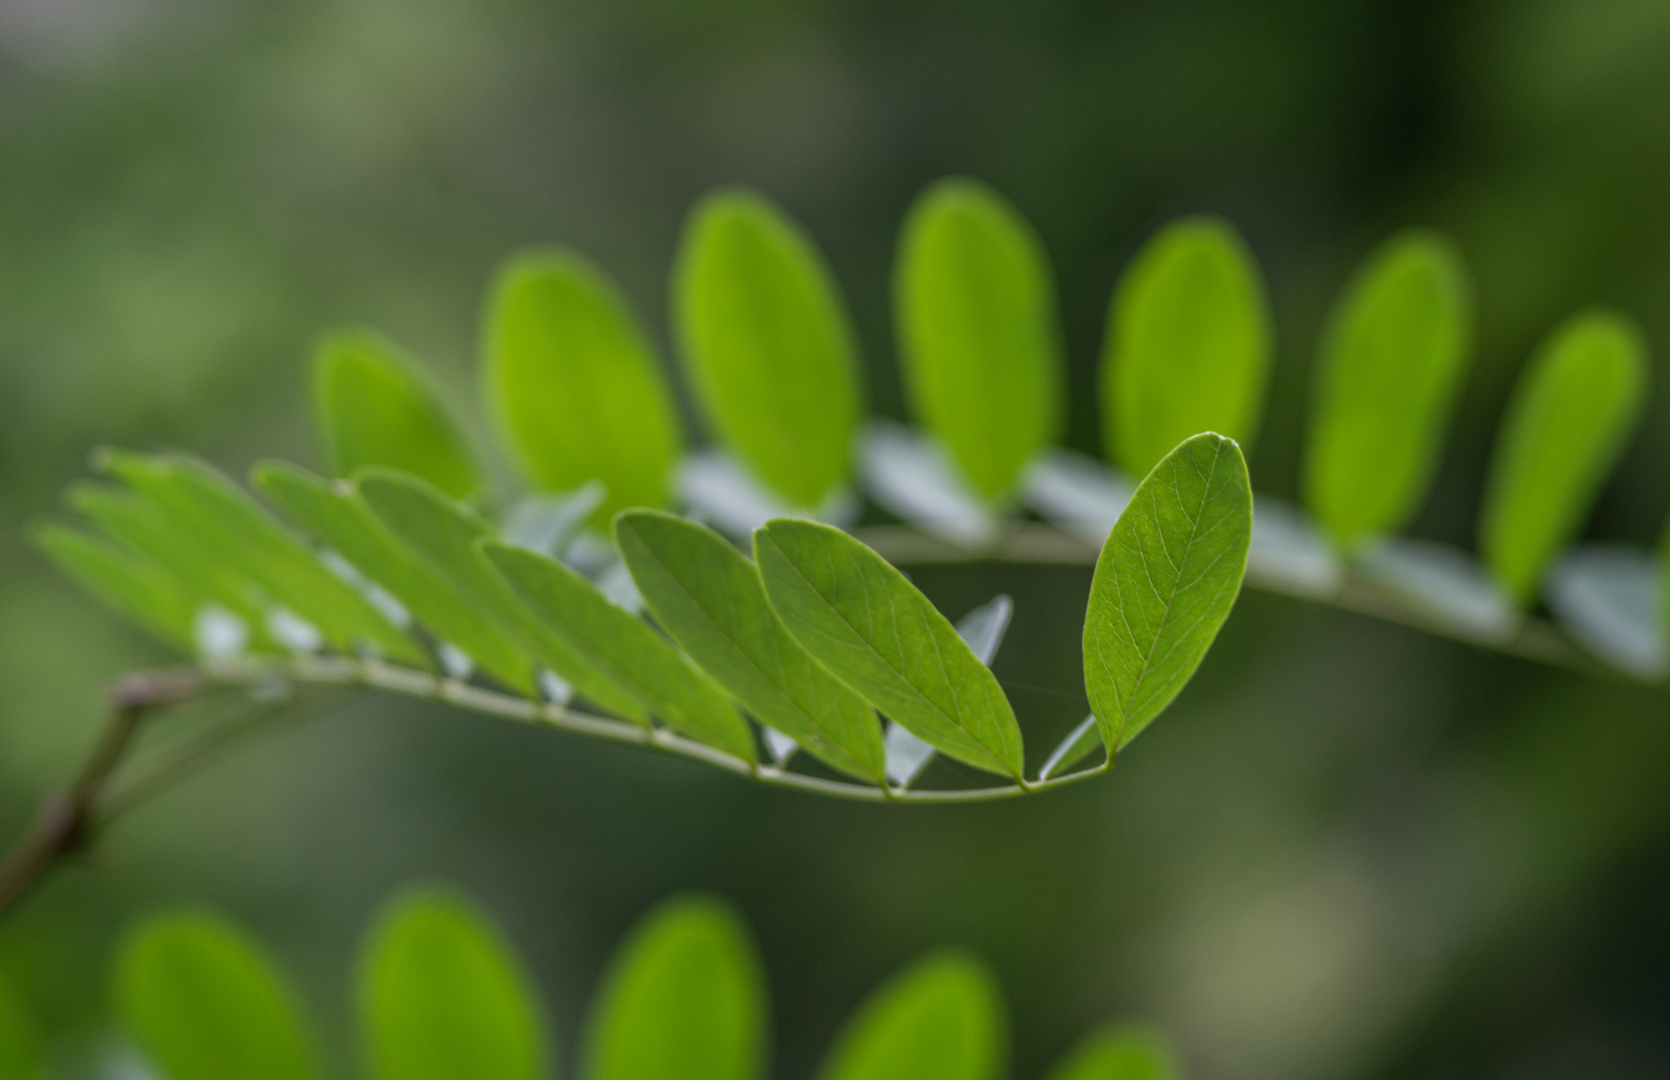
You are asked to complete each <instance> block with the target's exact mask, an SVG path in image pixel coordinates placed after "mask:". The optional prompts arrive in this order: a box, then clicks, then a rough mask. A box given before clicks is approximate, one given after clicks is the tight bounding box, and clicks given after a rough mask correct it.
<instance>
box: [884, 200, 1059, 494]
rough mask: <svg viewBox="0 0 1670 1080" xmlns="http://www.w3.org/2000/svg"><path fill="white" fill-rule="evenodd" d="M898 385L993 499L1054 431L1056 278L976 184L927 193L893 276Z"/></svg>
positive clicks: (1029, 233)
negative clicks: (899, 365)
mask: <svg viewBox="0 0 1670 1080" xmlns="http://www.w3.org/2000/svg"><path fill="white" fill-rule="evenodd" d="M893 288H894V307H895V311H896V319H897V322H898V334H899V355H900V360H901V363H902V366H903V374H904V378H905V385H906V387H907V389H908V390H909V391H910V395H911V403H912V407H913V410H914V412H915V414H916V416H917V418H918V419H919V420H920V421H921V422H922V423H923V425H924V426H926V427H927V428H928V429H929V430H931V431H932V432H933V433H934V434H936V435H937V436H939V438H940V439H941V440H942V441H943V443H944V444H945V445H946V446H947V447H948V448H949V449H950V452H951V456H952V458H953V459H954V460H955V461H956V462H957V464H958V465H959V466H961V469H962V472H963V474H964V475H965V476H966V477H967V478H968V479H969V481H970V482H971V483H972V484H973V486H974V487H975V489H976V490H978V491H979V492H980V493H981V494H982V495H984V496H985V497H986V498H987V499H999V498H1002V497H1004V496H1006V495H1008V494H1009V493H1010V492H1011V491H1012V490H1013V489H1014V487H1015V484H1016V482H1017V481H1018V479H1019V477H1020V472H1021V470H1022V469H1023V468H1024V467H1025V466H1026V464H1027V462H1029V461H1031V460H1032V459H1033V457H1035V456H1036V455H1037V454H1038V452H1039V451H1041V450H1042V449H1044V447H1046V446H1048V445H1049V444H1050V443H1051V442H1053V441H1054V440H1055V439H1056V437H1057V436H1058V435H1059V433H1060V428H1061V423H1062V416H1061V414H1062V400H1061V366H1062V357H1061V342H1060V329H1059V327H1058V325H1057V315H1056V303H1055V282H1054V280H1053V278H1052V276H1051V274H1050V267H1049V259H1048V257H1047V256H1046V255H1045V253H1044V246H1043V244H1042V242H1041V241H1040V240H1039V239H1038V236H1037V234H1036V233H1034V232H1033V230H1032V227H1031V225H1030V224H1028V222H1027V221H1026V220H1025V219H1024V218H1022V217H1021V215H1020V212H1019V211H1017V210H1016V209H1015V208H1014V207H1013V206H1012V205H1010V203H1009V202H1008V200H1006V199H1004V198H1003V197H1002V196H1001V195H999V194H998V193H997V192H995V191H993V190H991V189H990V188H988V187H987V186H986V185H984V184H981V183H979V182H978V181H974V180H960V179H959V180H944V181H941V182H940V183H937V184H935V185H934V186H933V187H931V188H929V189H928V190H927V191H926V192H925V193H924V194H923V195H922V197H921V198H920V199H918V200H917V202H916V205H915V206H913V207H912V208H911V211H910V214H909V215H908V216H907V218H906V219H905V226H904V231H903V234H902V236H901V238H900V242H899V254H898V261H897V263H896V266H895V269H894V281H893Z"/></svg>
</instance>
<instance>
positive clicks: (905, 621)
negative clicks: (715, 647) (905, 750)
mask: <svg viewBox="0 0 1670 1080" xmlns="http://www.w3.org/2000/svg"><path fill="white" fill-rule="evenodd" d="M754 561H755V563H756V564H758V566H759V571H760V576H761V577H762V578H763V579H764V581H765V591H766V594H767V596H769V597H770V599H771V606H772V608H773V609H775V610H776V612H777V615H778V617H780V618H781V619H782V620H783V624H784V625H785V626H786V627H788V630H789V633H791V634H793V635H794V636H795V638H796V639H797V640H798V641H799V642H800V644H801V645H802V646H804V647H805V649H806V651H807V652H809V653H811V654H812V655H813V656H814V657H815V658H816V659H817V660H818V662H819V663H821V664H822V665H823V666H824V667H826V668H828V669H829V670H830V671H831V672H832V673H833V674H834V675H835V677H836V678H838V679H840V680H841V681H843V682H845V683H846V684H847V685H848V686H851V687H852V688H853V689H854V690H857V691H858V692H859V693H860V694H863V695H864V697H865V698H867V699H868V700H869V701H870V702H871V703H872V704H874V705H875V706H876V707H877V708H879V709H880V710H881V711H882V712H884V713H886V714H887V715H888V716H889V717H891V718H892V719H893V720H894V721H896V722H897V723H898V724H900V725H901V726H902V727H904V729H905V730H906V731H909V732H910V733H911V734H913V735H915V736H917V737H918V738H921V739H922V740H924V741H926V742H928V743H930V744H932V745H933V746H934V747H936V748H937V749H939V750H941V751H943V752H944V753H946V754H949V755H951V756H952V757H954V758H956V759H958V760H959V761H963V762H966V763H968V764H970V765H973V766H975V767H976V768H980V769H987V770H990V771H992V772H996V773H1001V774H1003V775H1006V776H1012V777H1015V778H1016V779H1017V780H1018V779H1019V778H1020V776H1021V769H1022V766H1023V761H1024V754H1023V751H1022V747H1021V729H1020V726H1019V725H1018V724H1016V723H1015V712H1014V710H1013V709H1012V708H1011V707H1010V705H1009V700H1008V699H1007V698H1005V697H1004V696H1003V689H1002V687H1000V686H998V683H997V677H996V676H995V675H993V674H992V673H991V669H989V668H987V667H986V665H984V664H982V663H981V662H980V659H979V657H977V656H975V655H974V651H973V650H972V649H970V648H969V647H968V644H967V643H966V642H964V641H963V639H962V638H961V637H959V636H958V635H957V631H956V628H955V627H953V626H952V625H951V623H950V622H949V621H948V620H947V619H946V618H945V616H943V615H941V614H940V613H939V611H938V610H936V609H935V608H934V606H933V604H931V603H929V602H928V598H927V597H926V596H923V595H922V593H921V590H919V589H917V587H916V586H914V585H912V584H911V583H910V582H909V581H908V580H906V579H905V576H904V575H903V574H901V573H899V571H898V570H896V569H894V568H893V567H892V566H891V565H889V564H888V562H887V561H886V560H885V559H883V558H882V557H881V556H880V555H877V554H876V553H875V552H873V551H871V550H870V549H869V548H867V547H865V546H864V545H863V544H862V543H860V542H859V541H857V540H854V539H853V538H852V537H850V536H848V535H847V534H846V533H844V532H841V531H840V530H839V529H834V528H831V527H829V526H827V525H819V524H817V523H815V522H810V521H798V520H793V519H789V518H778V519H776V520H774V521H769V522H767V523H766V524H765V526H764V527H763V528H761V529H759V530H758V531H756V532H755V533H754Z"/></svg>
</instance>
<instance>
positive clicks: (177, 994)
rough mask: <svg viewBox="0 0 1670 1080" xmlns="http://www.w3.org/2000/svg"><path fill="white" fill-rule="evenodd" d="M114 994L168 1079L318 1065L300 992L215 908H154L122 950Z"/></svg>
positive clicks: (271, 1075)
mask: <svg viewBox="0 0 1670 1080" xmlns="http://www.w3.org/2000/svg"><path fill="white" fill-rule="evenodd" d="M115 990H116V1004H117V1010H118V1012H119V1014H120V1015H121V1018H122V1021H123V1023H124V1024H125V1025H126V1027H127V1029H128V1032H129V1034H130V1035H132V1036H133V1038H134V1041H135V1042H137V1043H138V1044H139V1046H140V1048H141V1049H143V1050H144V1052H145V1054H146V1056H147V1057H148V1058H149V1059H150V1060H151V1061H152V1062H154V1063H155V1064H156V1065H157V1066H158V1067H159V1068H160V1069H161V1071H162V1073H163V1075H165V1076H167V1077H168V1078H169V1080H227V1078H228V1077H233V1076H236V1077H239V1078H240V1080H310V1078H312V1077H316V1076H318V1075H319V1069H318V1065H317V1062H316V1060H315V1056H314V1049H313V1043H312V1039H311V1037H310V1035H309V1033H308V1031H307V1030H306V1027H305V1025H304V1024H303V1022H302V1016H301V1011H300V1009H299V1007H298V1005H297V1003H296V998H295V995H294V994H293V993H292V991H291V990H290V987H289V986H288V985H287V984H286V983H285V981H284V979H283V978H282V977H281V976H280V975H279V973H278V972H277V971H276V970H274V968H273V966H272V964H271V963H270V962H269V961H268V960H267V958H266V957H265V956H263V955H262V953H261V951H260V950H259V948H258V947H257V946H256V945H255V944H254V943H253V942H251V941H249V940H248V939H246V938H245V937H244V935H243V934H242V932H240V931H239V930H238V929H237V928H236V927H234V926H231V925H230V924H228V923H226V922H225V921H223V920H221V919H219V918H216V917H214V916H211V915H201V914H179V915H168V916H162V917H159V918H154V919H151V920H149V921H148V922H145V923H143V924H142V925H140V926H139V927H138V928H137V929H136V930H135V931H134V932H133V933H132V935H130V936H129V938H128V939H127V942H126V944H125V945H124V946H123V947H122V950H121V953H120V955H119V957H118V958H117V967H116V986H115Z"/></svg>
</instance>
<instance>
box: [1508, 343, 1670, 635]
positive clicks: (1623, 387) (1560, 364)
mask: <svg viewBox="0 0 1670 1080" xmlns="http://www.w3.org/2000/svg"><path fill="white" fill-rule="evenodd" d="M1647 379H1648V372H1647V344H1646V340H1645V339H1644V338H1643V337H1642V335H1641V331H1640V330H1639V329H1638V328H1637V327H1636V326H1635V324H1634V323H1633V322H1631V321H1630V320H1628V319H1626V318H1625V317H1624V316H1622V315H1618V314H1615V313H1612V312H1606V311H1590V312H1585V313H1583V314H1580V315H1577V316H1575V317H1573V318H1571V319H1569V320H1567V321H1566V322H1565V323H1564V324H1563V325H1562V326H1560V327H1559V328H1557V329H1556V330H1555V331H1554V333H1553V334H1552V335H1550V337H1549V339H1548V340H1547V341H1546V342H1545V343H1544V344H1543V346H1542V347H1541V348H1540V349H1539V350H1538V351H1537V354H1536V356H1535V357H1533V358H1532V360H1531V364H1530V366H1529V367H1528V368H1527V369H1526V371H1525V374H1524V375H1523V376H1521V378H1520V380H1519V384H1518V385H1517V386H1516V387H1515V388H1514V392H1513V397H1512V399H1511V400H1510V401H1509V402H1508V411H1507V415H1506V416H1505V417H1504V418H1503V421H1502V429H1501V434H1500V435H1499V436H1498V438H1497V441H1496V454H1495V457H1494V458H1493V459H1492V461H1491V468H1490V481H1489V484H1488V485H1487V487H1486V489H1485V500H1484V512H1483V515H1482V516H1481V517H1480V519H1479V550H1480V552H1481V553H1483V555H1484V558H1485V561H1486V562H1487V563H1489V564H1490V568H1491V570H1493V571H1494V572H1495V574H1496V578H1497V580H1498V581H1499V582H1500V583H1501V585H1502V588H1503V589H1504V590H1506V591H1507V593H1508V594H1509V595H1510V596H1511V597H1513V598H1514V599H1515V600H1517V601H1518V602H1519V603H1521V604H1526V603H1529V602H1530V601H1531V600H1533V599H1534V598H1535V597H1536V594H1537V589H1538V587H1539V586H1540V585H1541V584H1542V579H1543V575H1544V574H1545V573H1546V572H1547V570H1548V564H1549V562H1550V561H1551V560H1552V559H1553V558H1554V556H1556V555H1558V554H1559V553H1560V549H1561V548H1563V547H1565V546H1566V544H1567V543H1569V542H1570V541H1571V538H1572V536H1573V535H1574V534H1575V533H1576V532H1577V530H1578V528H1579V527H1581V525H1582V524H1583V518H1584V517H1585V516H1586V515H1587V514H1588V512H1589V507H1590V506H1591V505H1593V503H1594V500H1595V496H1596V495H1598V494H1599V493H1600V486H1601V484H1602V482H1604V481H1605V479H1606V474H1607V472H1608V471H1609V470H1610V469H1611V468H1612V465H1613V463H1614V462H1616V461H1617V459H1618V455H1619V453H1621V452H1622V450H1623V447H1624V442H1625V441H1626V440H1627V439H1628V438H1629V434H1630V432H1631V431H1632V430H1633V429H1634V427H1635V422H1636V420H1637V419H1638V418H1639V417H1640V415H1641V407H1642V404H1643V403H1644V402H1645V400H1646V396H1647Z"/></svg>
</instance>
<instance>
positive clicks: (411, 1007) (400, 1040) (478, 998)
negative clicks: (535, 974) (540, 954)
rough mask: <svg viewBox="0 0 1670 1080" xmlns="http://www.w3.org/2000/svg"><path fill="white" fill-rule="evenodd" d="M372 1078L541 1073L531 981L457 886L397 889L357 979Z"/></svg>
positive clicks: (526, 1078)
mask: <svg viewBox="0 0 1670 1080" xmlns="http://www.w3.org/2000/svg"><path fill="white" fill-rule="evenodd" d="M359 1004H360V1019H361V1024H362V1027H363V1029H364V1036H363V1037H364V1053H365V1070H366V1075H367V1076H368V1077H370V1078H371V1080H543V1078H544V1076H545V1072H546V1066H545V1061H546V1057H547V1051H546V1047H545V1036H544V1032H543V1031H542V1029H541V1020H540V1017H539V1010H538V1007H537V1005H536V1004H535V1001H534V995H533V991H532V988H531V986H530V984H529V982H528V979H527V976H526V975H524V974H523V972H522V971H521V969H520V967H519V966H518V964H517V962H516V958H515V957H514V955H512V953H511V952H510V950H509V949H508V948H507V947H506V946H505V944H504V942H503V941H502V940H501V939H500V938H499V935H498V934H497V933H496V932H495V931H494V929H493V927H492V926H491V925H489V924H488V923H487V921H486V920H485V919H484V918H483V917H482V916H481V915H480V914H479V913H477V912H476V911H475V910H474V909H473V908H471V907H470V906H469V905H468V904H466V903H464V902H463V901H461V900H457V899H454V898H453V897H451V896H450V895H446V894H441V893H435V892H429V891H424V892H414V893H409V894H407V895H405V896H403V897H399V898H397V899H396V900H395V901H394V902H393V903H392V904H390V905H389V906H388V908H387V909H385V911H384V912H383V914H382V917H381V918H380V919H379V920H378V924H377V926H376V928H375V929H374V930H373V931H372V935H371V939H370V941H369V943H368V948H367V950H366V954H365V958H364V960H363V962H362V964H361V968H360V979H359Z"/></svg>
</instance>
